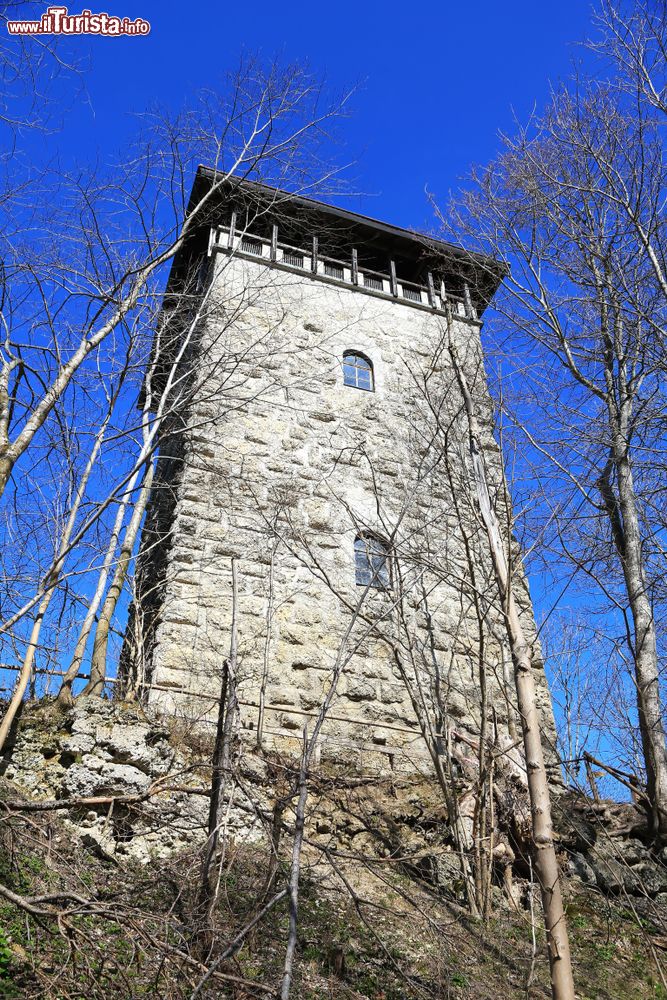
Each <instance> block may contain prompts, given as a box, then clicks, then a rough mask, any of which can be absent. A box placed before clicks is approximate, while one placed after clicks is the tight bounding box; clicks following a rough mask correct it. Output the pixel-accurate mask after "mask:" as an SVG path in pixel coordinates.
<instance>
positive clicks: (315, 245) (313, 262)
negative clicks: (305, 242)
mask: <svg viewBox="0 0 667 1000" xmlns="http://www.w3.org/2000/svg"><path fill="white" fill-rule="evenodd" d="M317 253H318V241H317V236H313V256H312V258H311V261H310V269H311V271H312V272H313V274H317Z"/></svg>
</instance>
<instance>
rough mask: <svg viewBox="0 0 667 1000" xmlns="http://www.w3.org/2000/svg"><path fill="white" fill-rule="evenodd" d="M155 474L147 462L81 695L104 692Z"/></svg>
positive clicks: (150, 460) (104, 605)
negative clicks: (113, 635)
mask: <svg viewBox="0 0 667 1000" xmlns="http://www.w3.org/2000/svg"><path fill="white" fill-rule="evenodd" d="M154 471H155V462H154V460H153V459H152V458H149V460H148V465H147V466H146V474H145V476H144V481H143V483H142V484H141V490H140V493H139V496H138V497H137V501H136V504H135V506H134V510H133V512H132V517H131V518H130V523H129V524H128V526H127V530H126V532H125V537H124V538H123V544H122V545H121V549H120V553H119V556H118V562H117V564H116V571H115V573H114V575H113V579H112V581H111V586H110V587H109V591H108V593H107V596H106V600H105V601H104V604H103V606H102V612H101V614H100V617H99V621H98V623H97V628H96V630H95V641H94V643H93V657H92V661H91V666H90V680H89V681H88V683H87V684H86V686H85V688H84V689H83V691H82V692H81V693H82V694H84V695H100V694H101V693H102V690H103V688H104V682H105V680H106V668H107V649H108V645H109V631H110V629H111V622H112V620H113V616H114V613H115V611H116V605H117V604H118V600H119V598H120V595H121V593H122V590H123V586H124V584H125V578H126V576H127V571H128V568H129V565H130V559H131V558H132V551H133V549H134V544H135V542H136V540H137V535H138V534H139V528H140V527H141V520H142V518H143V516H144V510H145V509H146V504H147V502H148V497H149V494H150V491H151V485H152V483H153V474H154Z"/></svg>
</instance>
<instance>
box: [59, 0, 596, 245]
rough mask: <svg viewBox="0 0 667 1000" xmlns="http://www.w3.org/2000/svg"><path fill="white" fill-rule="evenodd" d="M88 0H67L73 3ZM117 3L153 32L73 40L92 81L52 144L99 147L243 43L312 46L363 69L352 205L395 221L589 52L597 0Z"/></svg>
mask: <svg viewBox="0 0 667 1000" xmlns="http://www.w3.org/2000/svg"><path fill="white" fill-rule="evenodd" d="M83 6H84V3H83V0H81V3H74V2H73V0H70V3H69V10H70V13H78V12H79V11H80V10H81V9H82V7H83ZM85 6H89V7H91V8H93V9H94V10H96V9H100V8H99V7H96V4H95V2H94V0H90V2H88V0H86V4H85ZM101 9H104V10H106V11H108V12H109V13H112V14H119V15H128V16H130V17H138V16H141V17H143V18H145V19H147V20H148V21H150V23H151V26H152V30H151V34H150V36H149V37H147V38H133V39H122V40H121V39H118V40H117V39H103V38H93V39H85V38H81V37H76V38H73V39H71V40H68V44H70V45H71V47H72V50H73V52H75V53H77V54H79V53H80V54H82V55H83V54H84V53H89V57H90V64H89V66H88V68H87V70H86V72H85V74H84V78H83V80H84V86H85V91H86V92H85V93H81V94H80V95H79V98H78V100H77V102H76V104H75V105H73V106H71V107H69V108H68V110H67V111H66V113H65V120H64V123H63V130H62V132H60V133H58V134H55V135H52V136H50V137H49V138H48V139H47V140H46V146H43V145H41V151H42V152H46V151H48V152H50V153H52V154H55V153H56V152H59V153H60V154H61V155H63V156H64V157H65V158H66V159H73V160H74V161H79V162H80V161H82V160H88V158H89V157H90V156H91V155H99V156H101V157H102V158H103V159H106V158H107V157H111V156H113V155H114V154H115V153H116V152H117V151H118V149H120V148H122V146H123V141H124V138H125V137H126V136H128V135H130V134H131V133H132V132H133V131H134V130H135V128H136V120H133V117H132V115H133V113H136V112H141V111H142V110H144V109H145V108H146V107H147V106H148V105H151V104H153V103H154V102H159V103H161V104H164V105H166V106H168V107H170V108H172V109H177V108H178V107H180V105H181V104H182V102H183V101H184V99H187V97H188V96H189V95H191V94H192V93H194V92H196V91H197V90H198V89H199V88H201V87H211V88H215V87H216V85H218V84H219V83H220V81H221V79H222V75H223V73H224V72H225V71H226V70H227V69H230V68H233V66H234V65H235V64H236V62H237V61H238V58H239V53H240V52H241V51H242V50H246V51H248V52H253V53H254V52H259V53H260V54H262V55H263V56H265V57H266V58H267V59H269V58H271V57H273V56H274V55H276V54H277V55H279V56H281V57H282V58H284V59H285V60H288V61H291V60H294V59H296V60H307V61H308V63H309V64H310V66H311V67H312V69H313V71H314V72H315V74H316V75H320V74H323V75H325V76H326V77H327V79H328V80H329V81H330V83H331V85H332V86H333V87H334V88H336V89H338V88H343V87H345V86H346V85H349V84H350V83H354V82H359V84H360V89H359V92H358V94H357V96H356V98H355V100H354V102H353V115H352V117H351V118H350V119H349V120H348V121H347V122H346V123H345V125H344V133H345V140H346V148H345V149H341V151H340V152H341V156H342V158H343V159H345V160H348V159H350V158H351V159H354V160H355V161H356V165H355V166H354V168H352V170H351V171H350V181H351V184H352V187H353V188H354V190H356V191H360V192H364V197H359V198H354V199H351V200H350V201H349V203H348V204H349V207H350V208H355V209H357V210H360V211H363V212H365V213H366V214H369V215H374V216H379V217H382V218H385V219H387V220H388V221H392V222H394V223H396V224H399V225H405V226H415V227H420V228H421V227H422V226H428V225H430V221H431V219H430V211H429V207H428V204H427V202H426V199H425V196H424V188H425V186H428V187H429V188H430V189H432V190H433V191H435V192H436V194H438V195H439V196H440V197H443V196H444V195H446V193H447V191H448V190H449V189H450V188H451V187H453V186H456V185H457V183H458V182H459V179H460V178H461V177H462V176H464V175H465V173H466V171H467V170H468V167H469V164H470V163H471V162H484V161H485V160H487V159H489V158H490V157H491V156H492V155H493V154H494V151H495V150H496V148H497V145H498V138H497V136H498V131H499V130H500V129H504V130H508V129H510V130H511V128H512V117H513V114H514V113H516V114H517V116H518V117H519V118H520V119H525V117H526V115H527V114H529V112H530V110H531V108H532V107H533V106H534V105H536V106H537V107H540V106H541V105H542V104H543V103H544V100H545V98H546V96H547V93H548V88H549V81H557V80H558V79H559V78H563V77H564V76H567V75H568V74H569V73H570V71H571V67H572V63H573V60H577V59H581V58H582V57H583V56H584V55H585V54H584V53H583V52H582V50H581V48H579V47H578V46H577V45H576V44H574V43H576V42H577V40H579V39H582V38H584V37H585V36H586V34H587V32H589V30H590V28H589V4H588V3H587V2H585V0H562V2H560V3H555V2H550V3H542V4H535V3H534V2H529V0H520V2H516V0H515V2H513V3H510V4H509V6H508V4H506V3H505V4H501V3H498V2H491V0H480V2H477V3H474V2H468V3H452V2H451V0H450V2H447V0H445V2H433V3H426V4H419V5H414V6H412V7H411V6H410V5H409V4H405V3H401V4H397V3H386V4H377V3H373V2H372V0H371V2H367V3H365V4H358V5H354V4H349V3H344V2H341V3H339V4H332V3H326V4H325V3H303V2H298V0H297V2H293V3H275V2H268V0H255V2H254V3H252V4H248V3H246V4H239V3H213V2H211V0H203V2H200V3H199V4H197V5H191V6H188V5H186V4H179V3H176V2H174V0H162V2H159V0H104V3H103V4H101Z"/></svg>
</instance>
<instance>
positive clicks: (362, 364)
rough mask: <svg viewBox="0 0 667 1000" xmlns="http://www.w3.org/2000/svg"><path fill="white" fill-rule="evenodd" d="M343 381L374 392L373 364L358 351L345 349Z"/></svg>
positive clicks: (354, 386)
mask: <svg viewBox="0 0 667 1000" xmlns="http://www.w3.org/2000/svg"><path fill="white" fill-rule="evenodd" d="M343 381H344V383H345V385H351V386H352V387H353V388H354V389H365V390H366V392H373V389H374V388H375V385H374V381H373V365H372V364H371V362H370V361H369V359H368V358H367V357H366V356H365V355H364V354H360V353H359V352H358V351H345V354H344V355H343Z"/></svg>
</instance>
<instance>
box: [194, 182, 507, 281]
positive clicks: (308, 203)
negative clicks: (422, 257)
mask: <svg viewBox="0 0 667 1000" xmlns="http://www.w3.org/2000/svg"><path fill="white" fill-rule="evenodd" d="M197 176H198V177H209V178H214V177H215V176H216V171H215V170H213V169H212V168H211V167H206V166H204V165H203V164H200V165H199V167H198V168H197ZM228 184H229V186H230V187H236V188H239V189H246V190H248V191H250V192H255V193H257V194H258V195H260V196H261V195H268V196H271V197H272V198H275V196H276V195H283V196H284V197H285V200H289V201H290V202H291V203H292V204H296V205H301V206H303V207H304V208H310V209H311V210H317V211H320V212H324V213H326V214H328V215H331V216H334V217H335V218H337V219H341V220H343V221H346V222H351V223H354V222H356V223H358V224H360V225H363V226H368V227H369V228H371V229H374V230H376V231H377V232H379V233H383V234H385V235H387V236H394V237H398V238H402V239H408V240H411V241H413V242H415V243H421V244H422V245H424V246H427V247H429V248H430V249H432V250H434V251H435V252H436V253H438V254H443V255H451V256H454V257H458V258H460V259H461V260H464V261H468V262H470V263H471V264H473V266H475V265H476V266H477V267H479V268H481V269H483V270H484V271H485V272H486V273H487V274H493V275H495V276H497V280H498V284H500V282H501V281H502V279H503V278H504V277H505V276H506V275H507V274H509V268H508V267H507V265H506V264H504V263H503V262H502V261H499V260H497V259H496V258H495V257H491V256H490V255H488V254H483V253H478V252H477V251H472V250H465V249H464V248H463V247H459V246H456V244H454V243H448V242H446V241H445V240H439V239H436V238H435V237H432V236H425V235H423V234H422V233H419V232H417V231H415V230H411V229H404V228H402V227H401V226H394V225H392V224H391V223H388V222H382V221H380V220H379V219H374V218H372V217H371V216H369V215H362V214H361V213H360V212H352V211H350V210H349V209H346V208H339V207H338V206H337V205H330V204H328V203H327V202H324V201H318V200H317V199H315V198H309V197H307V196H306V195H296V194H291V193H290V192H289V191H284V190H282V189H281V188H274V187H269V186H268V185H266V184H261V183H259V181H252V180H245V179H244V180H235V179H234V178H230V180H229V181H228ZM193 194H194V185H193ZM189 209H190V205H188V211H189ZM496 287H497V286H496Z"/></svg>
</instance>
